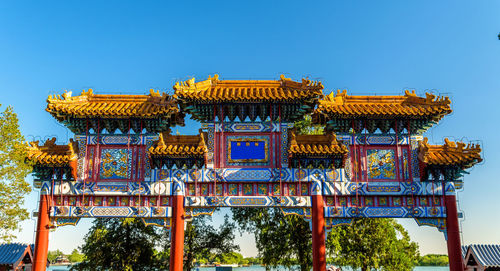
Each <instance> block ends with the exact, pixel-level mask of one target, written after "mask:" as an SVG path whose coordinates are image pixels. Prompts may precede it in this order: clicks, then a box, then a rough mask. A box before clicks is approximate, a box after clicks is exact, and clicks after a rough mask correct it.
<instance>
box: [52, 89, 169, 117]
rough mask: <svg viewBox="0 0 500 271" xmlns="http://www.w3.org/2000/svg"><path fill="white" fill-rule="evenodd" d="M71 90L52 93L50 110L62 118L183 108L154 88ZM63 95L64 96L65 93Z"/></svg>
mask: <svg viewBox="0 0 500 271" xmlns="http://www.w3.org/2000/svg"><path fill="white" fill-rule="evenodd" d="M71 94H72V93H71V92H65V93H64V94H62V95H56V96H52V95H51V96H49V98H48V99H47V109H46V110H47V112H49V113H51V114H52V115H53V116H54V117H55V118H57V119H58V120H59V121H62V120H65V119H67V118H68V117H72V118H87V117H101V118H129V117H137V118H157V117H160V116H169V115H170V114H175V113H178V112H179V109H178V107H177V104H176V101H175V100H174V99H173V98H172V97H171V96H169V95H167V94H165V93H163V94H162V95H160V93H159V91H157V92H155V91H154V90H150V94H149V95H100V94H94V93H93V91H92V89H89V90H88V91H85V90H84V91H83V92H82V94H81V95H80V96H75V97H73V96H71ZM61 96H62V97H61Z"/></svg>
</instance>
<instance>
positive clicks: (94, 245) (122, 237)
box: [71, 218, 168, 271]
mask: <svg viewBox="0 0 500 271" xmlns="http://www.w3.org/2000/svg"><path fill="white" fill-rule="evenodd" d="M159 240H161V236H160V234H159V233H158V232H157V231H156V230H155V228H154V227H153V226H145V225H144V223H143V222H142V221H141V220H140V219H132V218H126V219H118V218H100V219H96V220H95V221H94V224H93V225H92V227H91V228H90V231H89V233H87V235H85V238H84V241H85V243H84V245H83V246H82V247H81V251H82V252H83V254H85V257H84V259H83V261H82V262H80V263H78V264H76V265H74V266H73V267H71V270H79V271H80V270H112V271H113V270H120V271H123V270H127V271H129V270H158V268H160V269H161V270H166V269H168V266H165V265H163V264H165V263H164V262H161V261H160V260H159V257H158V253H156V251H155V250H154V247H155V246H156V245H157V244H158V242H159Z"/></svg>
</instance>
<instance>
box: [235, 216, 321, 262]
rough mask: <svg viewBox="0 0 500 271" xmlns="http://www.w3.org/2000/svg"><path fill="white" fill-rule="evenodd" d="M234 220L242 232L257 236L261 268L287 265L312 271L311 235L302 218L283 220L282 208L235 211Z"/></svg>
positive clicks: (256, 241)
mask: <svg viewBox="0 0 500 271" xmlns="http://www.w3.org/2000/svg"><path fill="white" fill-rule="evenodd" d="M233 219H234V220H235V221H237V223H238V225H239V227H240V230H241V231H247V232H250V233H253V234H254V235H255V243H256V246H257V249H258V251H259V257H260V260H261V261H262V264H265V265H266V269H269V267H277V266H278V265H284V266H286V267H287V268H290V269H291V268H293V266H294V265H297V264H298V265H299V266H300V270H302V271H306V270H307V271H309V270H310V269H311V267H312V252H311V246H312V244H311V240H312V234H311V230H310V228H309V223H307V222H306V221H305V220H304V219H303V218H302V217H300V216H296V215H288V216H284V215H283V213H282V212H281V210H280V209H279V208H271V209H264V208H262V209H259V208H234V209H233Z"/></svg>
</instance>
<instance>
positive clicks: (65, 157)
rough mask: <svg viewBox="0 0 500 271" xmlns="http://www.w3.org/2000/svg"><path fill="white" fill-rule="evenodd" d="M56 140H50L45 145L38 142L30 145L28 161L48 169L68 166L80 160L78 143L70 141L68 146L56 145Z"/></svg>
mask: <svg viewBox="0 0 500 271" xmlns="http://www.w3.org/2000/svg"><path fill="white" fill-rule="evenodd" d="M55 142H56V138H52V139H48V140H47V141H45V143H44V144H43V145H41V146H40V145H39V142H38V141H33V142H30V143H29V146H28V147H27V150H28V154H27V159H28V160H30V161H32V162H33V163H34V164H35V165H39V166H48V167H61V166H67V165H69V164H70V162H72V161H76V160H77V159H78V143H76V142H75V141H73V139H70V142H69V144H68V145H56V144H55Z"/></svg>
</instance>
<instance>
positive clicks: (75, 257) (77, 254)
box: [68, 249, 83, 263]
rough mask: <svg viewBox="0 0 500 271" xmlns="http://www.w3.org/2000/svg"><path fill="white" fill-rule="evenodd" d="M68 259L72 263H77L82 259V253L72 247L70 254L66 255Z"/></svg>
mask: <svg viewBox="0 0 500 271" xmlns="http://www.w3.org/2000/svg"><path fill="white" fill-rule="evenodd" d="M68 260H69V261H70V262H72V263H79V262H82V261H83V254H81V253H80V252H78V250H77V249H73V251H72V252H71V254H69V255H68Z"/></svg>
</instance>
